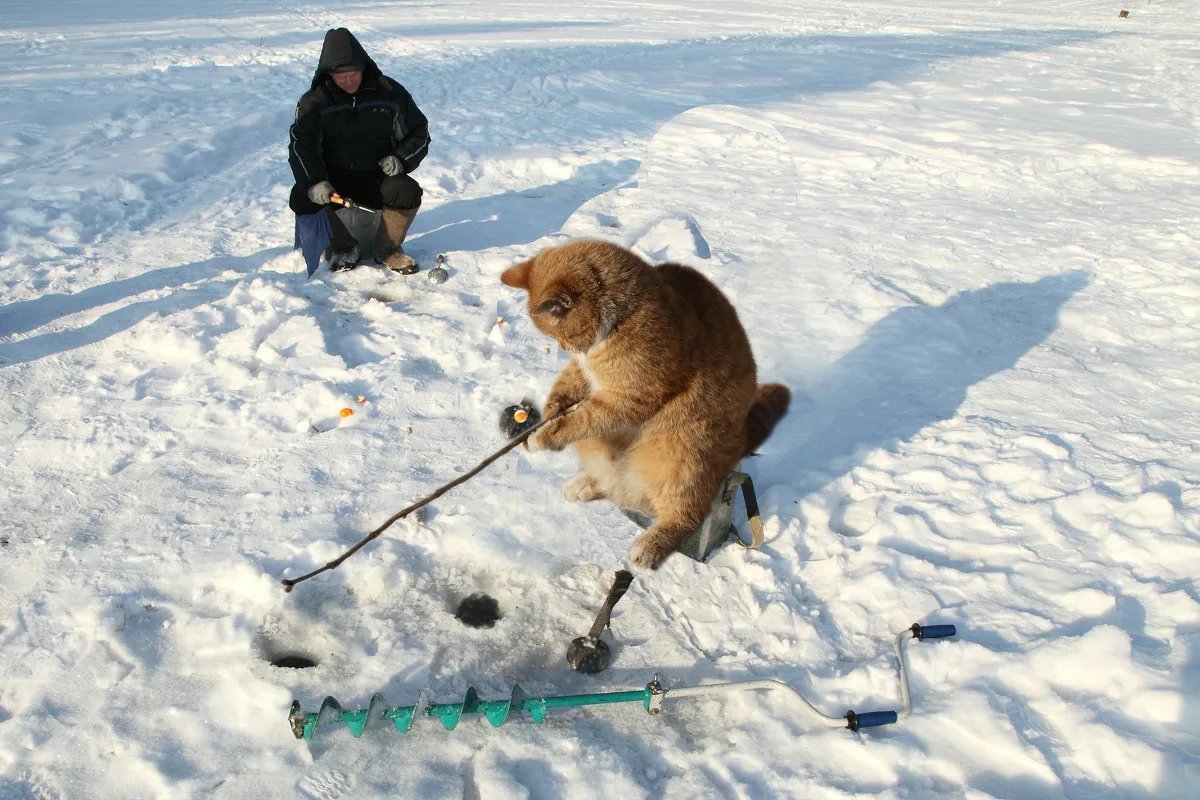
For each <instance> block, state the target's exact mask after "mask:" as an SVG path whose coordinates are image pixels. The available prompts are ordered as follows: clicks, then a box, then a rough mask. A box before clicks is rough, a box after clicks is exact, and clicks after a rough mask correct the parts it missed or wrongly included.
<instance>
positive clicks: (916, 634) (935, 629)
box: [912, 623, 958, 641]
mask: <svg viewBox="0 0 1200 800" xmlns="http://www.w3.org/2000/svg"><path fill="white" fill-rule="evenodd" d="M912 632H913V638H914V639H917V640H921V641H923V640H925V639H944V638H946V637H947V636H953V635H954V634H956V633H958V631H957V630H956V629H955V627H954V626H953V625H917V624H915V623H914V624H913V626H912Z"/></svg>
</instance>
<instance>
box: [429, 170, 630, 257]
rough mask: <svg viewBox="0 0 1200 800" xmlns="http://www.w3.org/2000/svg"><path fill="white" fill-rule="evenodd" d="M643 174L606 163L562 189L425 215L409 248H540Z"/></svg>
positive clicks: (549, 187) (457, 204) (538, 189)
mask: <svg viewBox="0 0 1200 800" xmlns="http://www.w3.org/2000/svg"><path fill="white" fill-rule="evenodd" d="M637 171H638V162H637V161H634V160H632V159H624V160H621V161H615V162H614V161H603V162H599V163H596V164H587V165H585V166H582V167H580V168H579V169H578V170H576V172H575V174H573V175H572V176H571V177H570V178H568V179H567V180H564V181H559V182H558V183H552V184H546V185H543V186H535V187H532V188H529V189H524V190H522V191H519V192H505V193H503V194H497V195H490V196H488V197H478V198H474V199H470V200H454V201H452V202H449V203H445V204H443V205H440V206H435V207H433V208H430V209H422V210H421V212H420V213H419V214H417V218H416V221H415V222H414V223H413V235H412V237H411V238H410V239H409V241H408V242H406V243H405V247H406V248H408V247H411V249H412V250H414V251H416V252H421V253H426V254H428V253H440V252H444V251H446V250H469V251H479V250H485V249H487V248H491V247H508V246H511V245H519V244H525V243H528V242H534V241H537V240H538V239H541V238H542V237H543V236H548V235H549V234H552V233H557V232H558V231H559V230H561V229H562V226H563V223H565V222H566V221H567V219H568V218H570V216H571V215H572V214H574V213H575V210H576V209H577V208H579V206H581V205H582V204H583V203H585V202H586V201H588V200H590V199H591V198H593V197H595V196H596V195H598V194H602V193H604V192H606V191H609V190H611V189H613V188H615V187H618V186H621V185H623V184H626V183H628V182H629V181H631V180H633V179H634V178H636V176H637Z"/></svg>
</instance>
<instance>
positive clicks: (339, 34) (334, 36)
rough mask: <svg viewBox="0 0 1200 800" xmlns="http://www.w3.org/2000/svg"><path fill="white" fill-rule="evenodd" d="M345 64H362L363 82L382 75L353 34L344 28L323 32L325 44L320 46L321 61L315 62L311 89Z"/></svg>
mask: <svg viewBox="0 0 1200 800" xmlns="http://www.w3.org/2000/svg"><path fill="white" fill-rule="evenodd" d="M345 64H362V68H363V80H364V81H367V80H369V79H374V78H378V77H379V76H381V75H382V74H383V73H382V72H380V71H379V67H377V66H376V65H375V62H374V61H372V60H371V57H370V56H369V55H367V51H366V50H364V49H363V46H362V45H361V44H359V43H358V39H355V38H354V34H353V33H351V32H350V31H349V30H347V29H346V28H330V29H329V30H328V31H326V32H325V43H324V44H323V45H321V60H320V61H319V62H317V71H316V72H315V73H314V74H313V79H312V88H314V89H315V88H317V87H318V86H320V85H321V83H322V82H323V80H324V78H325V76H326V75H329V74H330V73H332V72H333V70H335V69H337V68H338V67H340V66H343V65H345Z"/></svg>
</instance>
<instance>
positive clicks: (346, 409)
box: [338, 408, 354, 417]
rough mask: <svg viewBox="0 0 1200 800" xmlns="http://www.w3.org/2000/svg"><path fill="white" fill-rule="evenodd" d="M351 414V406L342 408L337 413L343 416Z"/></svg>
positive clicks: (352, 412) (352, 410)
mask: <svg viewBox="0 0 1200 800" xmlns="http://www.w3.org/2000/svg"><path fill="white" fill-rule="evenodd" d="M352 414H354V409H353V408H343V409H342V410H341V411H339V412H338V415H339V416H343V417H349V416H351V415H352Z"/></svg>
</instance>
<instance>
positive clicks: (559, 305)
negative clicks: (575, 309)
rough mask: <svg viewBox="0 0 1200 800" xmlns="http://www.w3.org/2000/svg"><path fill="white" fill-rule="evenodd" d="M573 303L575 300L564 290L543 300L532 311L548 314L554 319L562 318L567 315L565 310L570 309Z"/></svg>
mask: <svg viewBox="0 0 1200 800" xmlns="http://www.w3.org/2000/svg"><path fill="white" fill-rule="evenodd" d="M573 305H575V302H574V301H573V300H572V299H571V296H570V295H569V294H566V293H565V292H558V293H557V294H555V295H554V296H552V297H550V298H549V299H548V300H543V301H542V302H541V303H540V304H539V305H538V307H537V308H536V309H534V311H533V313H534V314H549V315H550V316H552V317H554V318H555V319H562V318H563V317H565V316H566V315H567V312H568V311H570V310H571V307H572V306H573Z"/></svg>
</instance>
